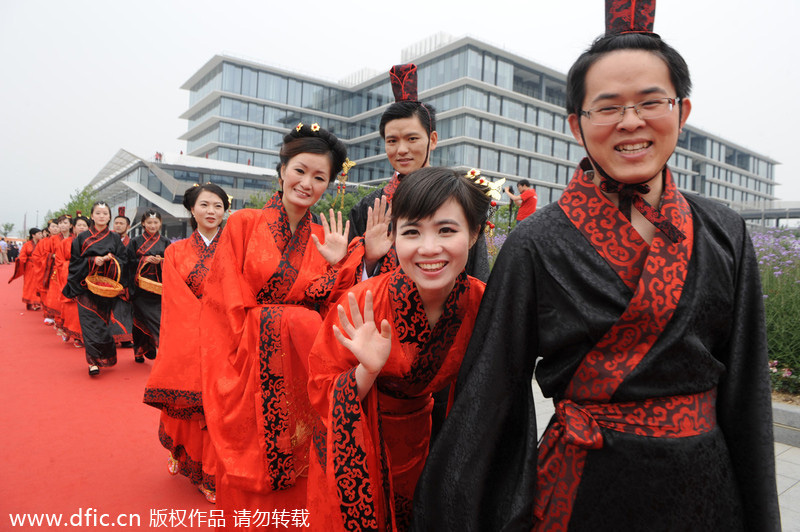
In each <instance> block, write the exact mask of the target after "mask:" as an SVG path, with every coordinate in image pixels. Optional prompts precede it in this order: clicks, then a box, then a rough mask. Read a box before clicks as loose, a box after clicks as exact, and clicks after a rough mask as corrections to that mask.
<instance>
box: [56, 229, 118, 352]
mask: <svg viewBox="0 0 800 532" xmlns="http://www.w3.org/2000/svg"><path fill="white" fill-rule="evenodd" d="M108 253H111V254H112V255H113V256H114V258H115V259H116V262H115V261H107V262H106V263H105V264H104V265H103V266H101V267H98V266H96V265H95V263H94V259H95V257H102V256H105V255H107V254H108ZM125 257H126V251H125V247H124V246H123V245H122V241H121V240H120V239H119V235H118V234H116V233H114V232H112V231H109V230H108V228H105V229H103V230H102V231H97V230H96V229H95V228H91V229H89V230H88V231H84V232H83V233H81V234H79V235H78V236H76V237H75V238H74V239H73V241H72V249H71V255H70V259H69V275H68V276H67V284H66V286H65V287H64V290H63V291H62V293H63V294H64V296H66V297H68V298H75V301H76V302H77V303H78V315H79V316H80V322H81V334H83V344H84V346H85V347H86V362H87V363H88V364H90V365H96V366H113V365H114V364H116V363H117V349H116V346H115V345H114V338H113V337H112V336H111V307H112V305H113V302H114V299H115V298H109V297H102V296H98V295H96V294H93V293H92V292H89V289H88V288H87V287H86V277H87V276H89V275H95V274H98V275H104V276H106V277H111V278H116V276H117V271H116V268H120V269H121V270H122V271H121V272H119V274H120V275H119V279H120V283H122V284H123V285H124V284H125V282H126V280H125Z"/></svg>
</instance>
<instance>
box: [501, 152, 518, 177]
mask: <svg viewBox="0 0 800 532" xmlns="http://www.w3.org/2000/svg"><path fill="white" fill-rule="evenodd" d="M500 171H501V172H503V173H504V174H512V175H517V156H516V155H513V154H511V153H505V152H502V153H500Z"/></svg>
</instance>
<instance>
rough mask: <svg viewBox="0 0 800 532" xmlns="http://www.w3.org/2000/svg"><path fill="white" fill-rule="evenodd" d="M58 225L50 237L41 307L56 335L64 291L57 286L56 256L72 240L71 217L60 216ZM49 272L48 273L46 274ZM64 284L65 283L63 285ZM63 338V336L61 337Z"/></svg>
mask: <svg viewBox="0 0 800 532" xmlns="http://www.w3.org/2000/svg"><path fill="white" fill-rule="evenodd" d="M56 224H57V225H58V233H57V234H55V235H53V236H51V237H50V239H52V240H53V245H52V248H53V253H52V258H51V259H50V262H51V264H50V266H49V267H48V268H47V269H46V271H45V275H46V279H45V283H44V285H45V287H46V291H45V292H44V296H43V297H42V307H43V308H44V311H45V316H49V317H51V318H52V319H53V321H54V322H55V327H56V334H59V335H60V334H61V323H62V321H63V320H62V318H61V291H62V290H63V289H64V284H61V285H59V283H58V280H57V277H58V273H57V271H56V270H57V265H56V262H57V260H58V254H59V252H60V251H61V246H62V244H63V243H64V242H65V241H66V240H72V238H70V237H71V236H72V216H70V215H68V214H62V215H61V216H59V217H58V218H57V219H56ZM48 272H49V273H48ZM65 284H66V283H65ZM62 337H63V335H62Z"/></svg>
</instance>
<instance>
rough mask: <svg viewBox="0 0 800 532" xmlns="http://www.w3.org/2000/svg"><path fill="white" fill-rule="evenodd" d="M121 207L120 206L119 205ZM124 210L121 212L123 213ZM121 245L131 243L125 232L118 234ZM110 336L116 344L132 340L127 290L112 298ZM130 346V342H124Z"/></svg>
mask: <svg viewBox="0 0 800 532" xmlns="http://www.w3.org/2000/svg"><path fill="white" fill-rule="evenodd" d="M120 209H122V207H120ZM124 212H125V211H124V210H123V211H122V214H123V215H124ZM120 240H122V245H123V246H125V247H126V248H127V247H128V245H129V244H130V243H131V237H129V236H128V235H127V234H124V235H120ZM111 336H113V337H114V341H115V342H116V343H117V344H126V343H127V342H132V341H133V307H132V306H131V298H130V294H129V293H128V290H125V291H124V292H122V293H121V294H120V295H119V297H116V298H114V305H113V307H112V308H111ZM126 345H128V346H130V344H126Z"/></svg>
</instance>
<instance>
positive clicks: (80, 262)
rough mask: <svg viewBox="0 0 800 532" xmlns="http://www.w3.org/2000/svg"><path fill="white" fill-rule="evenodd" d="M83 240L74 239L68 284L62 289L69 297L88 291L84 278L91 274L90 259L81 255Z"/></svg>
mask: <svg viewBox="0 0 800 532" xmlns="http://www.w3.org/2000/svg"><path fill="white" fill-rule="evenodd" d="M81 240H82V239H80V238H78V237H75V238H74V239H73V240H72V249H71V250H70V257H69V274H68V275H67V284H66V286H64V290H62V291H61V293H62V294H64V296H66V297H68V298H74V297H76V296H78V295H79V294H82V293H83V292H85V291H86V289H85V288H84V287H85V284H83V280H84V279H86V277H87V276H88V275H89V261H88V260H87V259H86V258H85V257H82V256H81Z"/></svg>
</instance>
